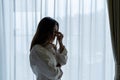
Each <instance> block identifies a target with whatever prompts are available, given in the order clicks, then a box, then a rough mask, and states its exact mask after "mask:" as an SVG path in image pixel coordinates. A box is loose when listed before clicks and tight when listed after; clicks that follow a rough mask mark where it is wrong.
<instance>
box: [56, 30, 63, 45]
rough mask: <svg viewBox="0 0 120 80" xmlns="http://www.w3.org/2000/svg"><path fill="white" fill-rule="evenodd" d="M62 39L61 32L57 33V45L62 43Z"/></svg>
mask: <svg viewBox="0 0 120 80" xmlns="http://www.w3.org/2000/svg"><path fill="white" fill-rule="evenodd" d="M62 39H63V34H62V33H61V32H57V40H58V42H59V43H62Z"/></svg>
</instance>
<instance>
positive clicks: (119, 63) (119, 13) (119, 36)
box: [108, 0, 120, 80]
mask: <svg viewBox="0 0 120 80" xmlns="http://www.w3.org/2000/svg"><path fill="white" fill-rule="evenodd" d="M108 11H109V19H110V30H111V39H112V45H113V54H114V60H115V66H116V69H115V71H116V72H115V80H120V1H119V0H108Z"/></svg>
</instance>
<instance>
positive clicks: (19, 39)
mask: <svg viewBox="0 0 120 80" xmlns="http://www.w3.org/2000/svg"><path fill="white" fill-rule="evenodd" d="M45 16H50V17H52V18H55V19H56V20H57V21H58V22H59V24H60V31H61V32H63V34H64V44H65V45H66V48H67V49H68V62H67V64H66V65H65V66H64V67H63V68H62V69H63V72H64V74H63V77H62V80H113V79H114V59H113V54H112V47H111V40H110V30H109V22H108V21H109V20H108V12H107V4H106V0H0V80H35V75H34V74H33V72H32V71H31V68H30V65H29V49H30V43H31V40H32V37H33V35H34V33H35V31H36V28H37V24H38V22H39V21H40V19H41V18H43V17H45Z"/></svg>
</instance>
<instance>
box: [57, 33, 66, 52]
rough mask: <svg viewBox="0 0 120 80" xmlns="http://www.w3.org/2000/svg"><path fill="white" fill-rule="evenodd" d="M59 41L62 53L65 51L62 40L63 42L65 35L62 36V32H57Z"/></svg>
mask: <svg viewBox="0 0 120 80" xmlns="http://www.w3.org/2000/svg"><path fill="white" fill-rule="evenodd" d="M57 40H58V42H59V45H60V48H59V50H60V52H62V51H63V49H64V45H63V43H62V40H63V34H62V33H61V32H57Z"/></svg>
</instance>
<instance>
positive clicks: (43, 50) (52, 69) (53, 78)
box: [30, 45, 67, 80]
mask: <svg viewBox="0 0 120 80" xmlns="http://www.w3.org/2000/svg"><path fill="white" fill-rule="evenodd" d="M66 61H67V50H66V48H64V50H63V51H62V52H61V53H60V52H59V50H57V51H55V49H54V48H53V47H52V45H48V46H46V47H42V46H41V45H35V46H33V48H32V50H31V51H30V65H31V68H32V71H33V72H34V74H35V75H36V77H37V80H61V77H62V74H63V72H62V70H61V67H56V65H57V63H59V64H60V65H65V64H66Z"/></svg>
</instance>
